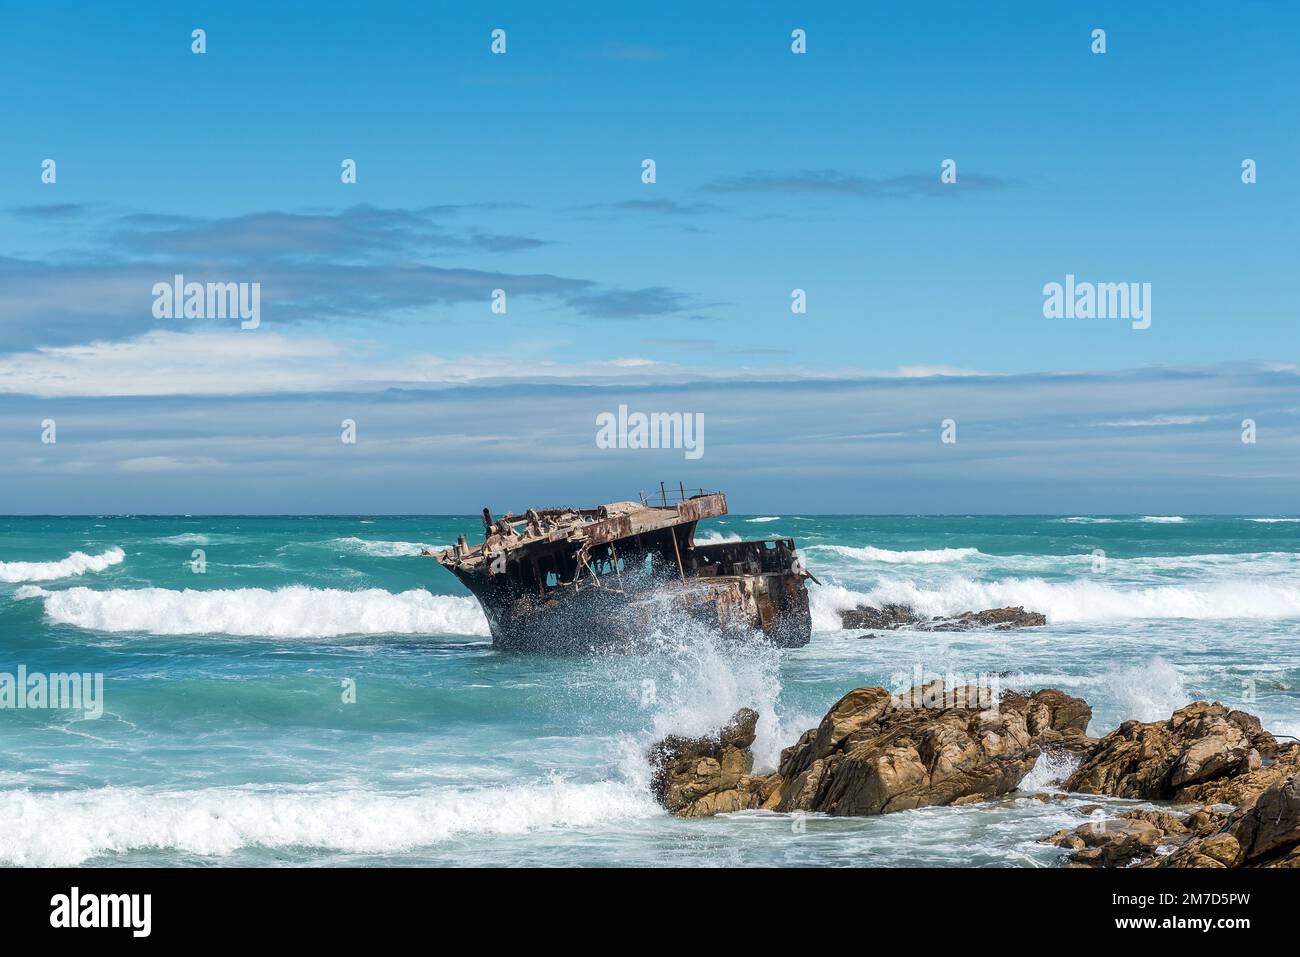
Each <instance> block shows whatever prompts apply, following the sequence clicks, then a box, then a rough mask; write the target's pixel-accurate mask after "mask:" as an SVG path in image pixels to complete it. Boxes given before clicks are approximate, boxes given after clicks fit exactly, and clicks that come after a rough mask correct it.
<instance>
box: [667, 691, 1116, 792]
mask: <svg viewBox="0 0 1300 957" xmlns="http://www.w3.org/2000/svg"><path fill="white" fill-rule="evenodd" d="M995 705H997V706H996V707H995ZM753 714H754V713H753V712H752V711H742V712H738V713H737V715H736V717H735V718H733V719H732V722H731V723H730V724H729V725H728V726H727V728H725V729H723V731H722V732H721V733H720V734H719V736H718V738H717V739H678V738H668V739H665V740H664V741H662V742H659V744H657V745H655V747H654V748H653V749H652V751H651V756H650V757H651V764H652V767H653V768H654V774H655V777H654V780H655V793H656V796H657V797H658V798H659V800H660V803H662V804H663V805H664V806H665V807H667V808H668V809H669V810H670V811H672V812H673V813H675V814H679V815H682V816H688V817H701V816H706V815H708V814H714V813H718V812H720V811H734V810H742V809H746V808H765V809H769V810H775V811H785V812H790V811H819V812H822V813H825V814H832V815H869V814H885V813H888V812H891V811H901V810H905V809H908V808H917V807H928V806H933V805H947V804H965V803H971V802H974V801H981V800H986V799H988V798H992V797H996V796H999V795H1003V794H1008V793H1010V792H1011V791H1014V790H1015V789H1016V788H1017V787H1018V786H1019V784H1020V782H1021V780H1023V778H1024V777H1025V775H1026V774H1028V773H1029V771H1030V770H1031V769H1032V768H1033V766H1034V763H1035V762H1036V761H1037V760H1038V756H1039V754H1040V753H1041V750H1042V748H1041V746H1040V743H1039V742H1040V740H1042V741H1044V742H1046V741H1047V739H1048V738H1050V739H1051V741H1052V743H1056V742H1058V741H1060V740H1063V739H1066V738H1070V737H1073V736H1075V735H1082V734H1083V728H1086V726H1087V718H1088V717H1090V716H1091V711H1090V710H1089V709H1088V706H1087V704H1086V703H1085V702H1082V701H1080V700H1079V699H1077V698H1070V696H1069V695H1065V694H1063V693H1062V692H1059V691H1046V692H1038V693H1036V694H1032V695H1015V696H1010V697H1004V698H1003V699H1002V700H1001V701H994V700H993V698H992V693H991V692H990V690H989V689H988V688H978V687H962V688H953V689H949V688H946V687H945V686H944V684H943V682H942V681H935V682H931V683H930V684H927V685H923V686H920V687H917V688H913V689H912V690H911V691H908V692H907V693H905V694H902V695H893V694H891V693H890V692H889V691H887V690H885V689H884V688H858V689H856V690H854V691H850V692H849V693H848V694H847V695H845V696H844V697H843V698H841V699H840V700H839V701H838V702H836V703H835V705H834V706H833V707H832V708H831V709H830V711H829V712H827V714H826V716H825V717H824V718H823V719H822V721H821V723H820V724H819V725H818V726H817V727H816V728H812V729H810V730H808V731H806V732H804V734H803V735H802V736H801V737H800V738H799V740H798V741H797V742H795V743H794V744H793V745H791V746H790V747H788V748H786V749H785V750H784V751H783V752H782V753H781V763H780V765H779V767H778V768H777V770H776V772H775V773H773V774H768V775H757V776H755V775H752V774H751V773H750V771H751V769H752V766H753V759H752V757H751V756H750V755H749V754H748V751H747V748H748V743H750V742H752V741H753V733H752V729H753V722H754V721H755V720H756V716H754V717H753V718H752V719H751V718H750V716H751V715H753ZM1031 726H1032V728H1033V729H1034V730H1032V731H1031ZM738 751H744V752H745V753H743V754H739V753H737V752H738Z"/></svg>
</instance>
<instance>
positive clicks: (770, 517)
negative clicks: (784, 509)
mask: <svg viewBox="0 0 1300 957" xmlns="http://www.w3.org/2000/svg"><path fill="white" fill-rule="evenodd" d="M745 521H747V522H779V521H781V516H780V515H762V516H759V517H758V518H747V519H745Z"/></svg>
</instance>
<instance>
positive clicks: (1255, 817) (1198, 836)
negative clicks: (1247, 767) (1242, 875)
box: [1043, 774, 1300, 868]
mask: <svg viewBox="0 0 1300 957" xmlns="http://www.w3.org/2000/svg"><path fill="white" fill-rule="evenodd" d="M1043 841H1044V843H1047V844H1055V845H1056V846H1057V847H1066V848H1070V849H1071V850H1072V851H1073V853H1072V854H1071V855H1070V857H1069V860H1070V863H1071V864H1074V865H1082V866H1087V867H1195V868H1227V867H1300V774H1293V775H1291V776H1290V777H1287V778H1285V779H1284V780H1281V781H1278V782H1276V783H1274V784H1272V785H1271V786H1269V787H1267V788H1265V789H1264V790H1263V791H1261V792H1260V793H1258V794H1256V795H1253V796H1252V797H1251V798H1250V799H1249V800H1248V801H1247V803H1246V804H1244V805H1242V806H1241V807H1239V808H1237V809H1235V810H1234V811H1232V812H1231V813H1230V814H1224V813H1223V812H1221V811H1217V810H1214V809H1209V808H1205V809H1202V810H1200V811H1197V812H1196V813H1194V814H1191V815H1189V816H1187V817H1184V818H1179V817H1177V816H1175V815H1173V814H1170V813H1168V812H1165V811H1130V812H1128V813H1126V814H1121V815H1119V817H1118V818H1112V819H1109V820H1105V821H1090V822H1089V823H1087V824H1084V825H1083V826H1082V827H1077V828H1073V829H1070V828H1066V829H1065V830H1061V831H1057V832H1056V833H1055V834H1053V835H1051V836H1050V837H1046V838H1043Z"/></svg>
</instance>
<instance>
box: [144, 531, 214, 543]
mask: <svg viewBox="0 0 1300 957" xmlns="http://www.w3.org/2000/svg"><path fill="white" fill-rule="evenodd" d="M154 541H155V542H157V543H158V544H159V545H210V544H211V543H212V539H211V538H209V537H208V536H207V535H204V534H202V533H201V532H183V533H181V534H180V535H168V536H166V537H165V538H155V539H154Z"/></svg>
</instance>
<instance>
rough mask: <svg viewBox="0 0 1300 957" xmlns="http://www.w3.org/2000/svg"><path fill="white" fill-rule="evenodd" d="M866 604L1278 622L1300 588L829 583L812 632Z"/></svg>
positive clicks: (1290, 611) (1015, 581)
mask: <svg viewBox="0 0 1300 957" xmlns="http://www.w3.org/2000/svg"><path fill="white" fill-rule="evenodd" d="M860 604H861V605H874V606H877V607H879V606H880V605H884V604H903V605H910V606H912V608H914V609H915V610H916V612H917V613H918V614H920V615H923V616H926V617H930V616H934V615H943V616H949V615H957V614H960V613H962V612H964V611H978V610H981V609H984V608H1001V607H1004V606H1007V605H1023V606H1024V607H1025V608H1027V609H1029V610H1030V611H1037V612H1042V613H1043V614H1045V615H1046V616H1047V621H1048V623H1049V624H1065V623H1072V622H1096V621H1131V620H1139V619H1161V618H1187V619H1194V620H1202V621H1211V620H1230V619H1256V620H1278V619H1290V618H1300V585H1298V584H1295V583H1293V582H1271V581H1268V580H1262V581H1256V582H1253V583H1250V584H1247V583H1244V582H1240V581H1226V582H1204V583H1198V584H1195V585H1160V586H1153V587H1138V586H1129V587H1123V586H1115V585H1107V584H1102V583H1100V582H1096V581H1071V582H1047V581H1044V580H1042V579H1041V578H1012V579H1007V580H1005V581H998V582H983V581H973V580H971V579H968V578H954V579H952V580H950V581H947V582H944V583H942V584H941V585H938V586H935V587H929V586H925V585H918V584H917V583H916V582H914V581H912V580H910V579H908V580H900V581H890V582H882V583H880V584H879V585H877V586H876V587H874V588H871V589H868V590H864V591H853V590H850V589H848V588H845V587H844V586H842V585H834V584H828V585H825V586H823V587H821V588H815V589H813V590H812V613H813V627H814V628H816V629H817V630H819V631H837V630H839V628H840V620H839V614H838V613H839V612H840V611H843V610H846V609H849V608H853V607H855V606H857V605H860Z"/></svg>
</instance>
